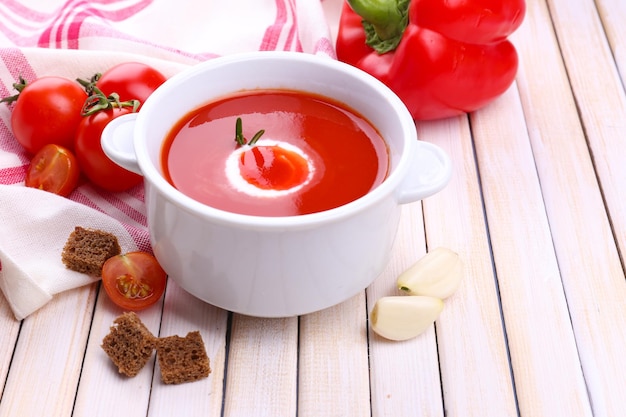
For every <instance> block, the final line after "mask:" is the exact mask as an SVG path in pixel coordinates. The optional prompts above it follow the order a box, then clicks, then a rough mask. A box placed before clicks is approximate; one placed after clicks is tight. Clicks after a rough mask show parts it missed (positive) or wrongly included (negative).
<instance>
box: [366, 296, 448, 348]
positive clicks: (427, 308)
mask: <svg viewBox="0 0 626 417" xmlns="http://www.w3.org/2000/svg"><path fill="white" fill-rule="evenodd" d="M442 310H443V301H442V300H441V299H440V298H437V297H428V296H420V295H414V296H388V297H382V298H379V299H378V301H376V304H375V305H374V308H373V309H372V312H371V314H370V326H371V328H372V330H373V331H374V332H376V333H377V334H378V335H380V336H382V337H384V338H386V339H390V340H408V339H412V338H414V337H416V336H418V335H420V334H421V333H423V332H424V331H425V330H426V329H428V327H429V326H430V325H431V324H433V323H434V322H435V320H437V317H439V314H440V313H441V311H442Z"/></svg>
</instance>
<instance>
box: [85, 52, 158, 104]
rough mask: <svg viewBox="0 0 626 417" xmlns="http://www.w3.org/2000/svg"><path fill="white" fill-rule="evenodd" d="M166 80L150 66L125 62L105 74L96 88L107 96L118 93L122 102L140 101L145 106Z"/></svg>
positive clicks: (99, 79)
mask: <svg viewBox="0 0 626 417" xmlns="http://www.w3.org/2000/svg"><path fill="white" fill-rule="evenodd" d="M166 79H167V78H166V77H165V76H164V75H163V74H161V73H160V72H159V71H157V70H156V69H154V68H152V67H151V66H149V65H146V64H143V63H140V62H124V63H121V64H118V65H116V66H114V67H112V68H110V69H109V70H107V71H106V72H104V73H103V74H102V75H101V76H100V77H99V78H98V81H97V82H96V87H98V88H99V89H100V90H101V91H102V92H103V93H104V94H105V95H106V96H109V95H111V94H113V93H117V94H118V95H119V99H120V101H128V100H139V102H140V104H143V103H144V102H145V101H146V99H147V98H148V97H149V96H150V94H152V93H153V92H154V90H156V89H157V88H158V87H159V86H160V85H161V84H163V83H164V82H165V80H166Z"/></svg>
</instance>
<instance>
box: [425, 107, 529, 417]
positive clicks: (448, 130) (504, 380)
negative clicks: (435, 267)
mask: <svg viewBox="0 0 626 417" xmlns="http://www.w3.org/2000/svg"><path fill="white" fill-rule="evenodd" d="M417 126H418V134H419V137H420V138H422V140H426V141H429V142H432V143H434V144H436V145H438V146H440V147H441V148H442V149H444V150H445V151H446V152H447V153H448V155H450V158H451V159H452V161H453V166H454V174H453V177H452V180H451V181H450V184H448V186H447V187H446V188H445V189H444V190H443V191H441V192H440V193H438V194H436V195H434V196H432V197H430V198H427V199H425V200H424V203H423V204H424V218H425V228H426V237H427V244H428V248H429V250H430V249H434V248H436V247H438V246H444V247H448V248H451V249H453V250H455V251H456V252H458V253H459V255H460V257H461V259H462V260H463V262H464V265H465V275H464V279H463V281H462V284H461V286H460V288H459V290H458V291H457V292H456V293H455V294H454V295H453V296H451V297H450V298H448V299H446V300H445V307H444V311H443V312H442V314H441V316H440V317H439V319H438V320H437V323H436V329H437V343H438V351H439V362H440V368H441V378H442V387H443V392H444V404H445V408H446V415H447V416H463V417H469V416H476V417H479V416H480V417H483V416H494V417H504V416H517V408H516V400H515V393H514V390H513V382H512V378H511V371H510V363H509V358H508V353H507V346H506V340H505V336H504V331H503V323H502V320H501V316H500V300H499V295H498V289H497V287H496V284H495V277H494V273H493V267H492V259H491V252H490V248H489V241H488V239H489V237H488V235H487V227H486V224H485V218H484V213H483V207H482V200H481V195H480V192H481V191H480V184H479V182H478V173H477V172H476V161H475V158H474V149H473V143H472V137H471V134H470V131H469V126H468V123H467V118H466V117H459V118H453V119H447V120H441V121H435V122H422V123H418V125H417ZM468 381H472V382H471V383H468Z"/></svg>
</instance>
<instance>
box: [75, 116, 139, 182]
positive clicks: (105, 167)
mask: <svg viewBox="0 0 626 417" xmlns="http://www.w3.org/2000/svg"><path fill="white" fill-rule="evenodd" d="M130 112H132V109H131V108H129V107H122V108H119V107H116V108H111V109H108V110H102V111H98V112H96V113H94V114H92V115H90V116H85V117H84V118H83V120H82V121H81V122H80V124H79V126H78V131H77V132H76V139H75V142H74V149H75V151H76V158H77V159H78V165H79V166H80V169H81V171H82V172H83V173H84V174H85V176H86V177H87V178H88V179H89V180H90V181H91V182H92V183H94V184H95V185H97V186H99V187H101V188H103V189H105V190H107V191H112V192H119V191H124V190H127V189H129V188H131V187H133V186H135V185H137V184H139V183H140V182H141V181H142V177H141V176H140V175H138V174H135V173H134V172H131V171H128V170H127V169H125V168H122V167H121V166H119V165H117V164H116V163H115V162H113V161H111V160H110V159H109V157H108V156H106V154H105V153H104V151H103V150H102V145H101V144H100V137H101V135H102V131H103V130H104V128H105V126H106V125H107V124H108V123H109V122H110V121H111V120H113V119H114V118H116V117H118V116H121V115H123V114H127V113H130Z"/></svg>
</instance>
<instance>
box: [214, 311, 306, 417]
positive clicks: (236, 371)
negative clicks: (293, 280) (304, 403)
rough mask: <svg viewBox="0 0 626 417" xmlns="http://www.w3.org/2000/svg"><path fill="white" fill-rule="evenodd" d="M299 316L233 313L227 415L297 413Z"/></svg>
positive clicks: (225, 410)
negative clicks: (250, 315) (278, 317)
mask: <svg viewBox="0 0 626 417" xmlns="http://www.w3.org/2000/svg"><path fill="white" fill-rule="evenodd" d="M297 378H298V319H297V318H296V317H290V318H285V319H266V318H256V317H249V316H243V315H240V314H235V315H233V320H232V329H231V338H230V346H229V353H228V373H227V376H226V390H225V398H224V416H225V417H246V416H252V415H260V414H264V415H268V416H295V414H296V406H297V404H296V394H297Z"/></svg>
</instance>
